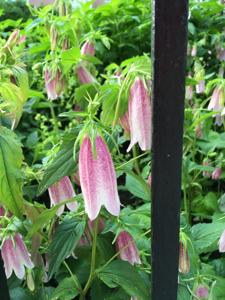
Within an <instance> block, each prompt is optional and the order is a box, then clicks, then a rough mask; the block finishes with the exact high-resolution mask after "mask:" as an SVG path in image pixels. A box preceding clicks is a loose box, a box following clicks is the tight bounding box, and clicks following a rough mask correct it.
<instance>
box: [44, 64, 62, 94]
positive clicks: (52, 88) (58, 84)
mask: <svg viewBox="0 0 225 300" xmlns="http://www.w3.org/2000/svg"><path fill="white" fill-rule="evenodd" d="M44 79H45V87H46V91H47V95H48V99H49V100H55V99H57V98H58V97H59V96H60V95H61V94H62V93H63V91H64V87H65V80H64V77H63V75H62V72H61V71H60V70H57V71H56V72H55V73H53V72H52V71H50V70H48V69H46V70H45V72H44Z"/></svg>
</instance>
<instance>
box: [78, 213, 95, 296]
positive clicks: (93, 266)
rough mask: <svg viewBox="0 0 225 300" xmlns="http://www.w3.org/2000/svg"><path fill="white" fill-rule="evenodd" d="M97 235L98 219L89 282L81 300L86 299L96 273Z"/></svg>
mask: <svg viewBox="0 0 225 300" xmlns="http://www.w3.org/2000/svg"><path fill="white" fill-rule="evenodd" d="M97 235H98V217H97V218H96V219H95V221H94V229H93V241H92V253H91V268H90V274H89V278H88V281H87V283H86V285H85V287H84V289H83V293H82V294H81V295H80V300H84V299H85V295H86V294H87V292H88V290H89V288H90V286H91V283H92V281H93V279H94V272H95V262H96V249H97Z"/></svg>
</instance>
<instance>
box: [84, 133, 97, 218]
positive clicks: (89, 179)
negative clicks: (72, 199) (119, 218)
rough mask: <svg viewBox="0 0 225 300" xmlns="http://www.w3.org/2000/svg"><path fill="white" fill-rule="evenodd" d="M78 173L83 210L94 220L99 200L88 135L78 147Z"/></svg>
mask: <svg viewBox="0 0 225 300" xmlns="http://www.w3.org/2000/svg"><path fill="white" fill-rule="evenodd" d="M79 173H80V184H81V190H82V193H83V196H84V204H85V211H86V213H87V214H88V217H89V219H91V220H94V219H95V218H96V217H97V215H98V214H99V211H100V208H101V202H100V201H99V199H98V195H97V174H96V161H95V160H94V159H93V155H92V150H91V141H90V138H89V137H85V138H84V140H83V142H82V144H81V147H80V153H79Z"/></svg>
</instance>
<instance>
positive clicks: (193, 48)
mask: <svg viewBox="0 0 225 300" xmlns="http://www.w3.org/2000/svg"><path fill="white" fill-rule="evenodd" d="M196 55H197V45H194V46H193V47H192V49H191V56H192V57H194V56H196Z"/></svg>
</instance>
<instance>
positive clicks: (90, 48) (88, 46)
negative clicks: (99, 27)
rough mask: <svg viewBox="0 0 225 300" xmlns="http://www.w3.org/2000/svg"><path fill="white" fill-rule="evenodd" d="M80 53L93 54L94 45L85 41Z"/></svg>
mask: <svg viewBox="0 0 225 300" xmlns="http://www.w3.org/2000/svg"><path fill="white" fill-rule="evenodd" d="M81 54H82V55H90V56H94V55H95V45H94V44H93V43H91V42H89V41H86V42H85V43H84V44H83V46H82V48H81Z"/></svg>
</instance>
